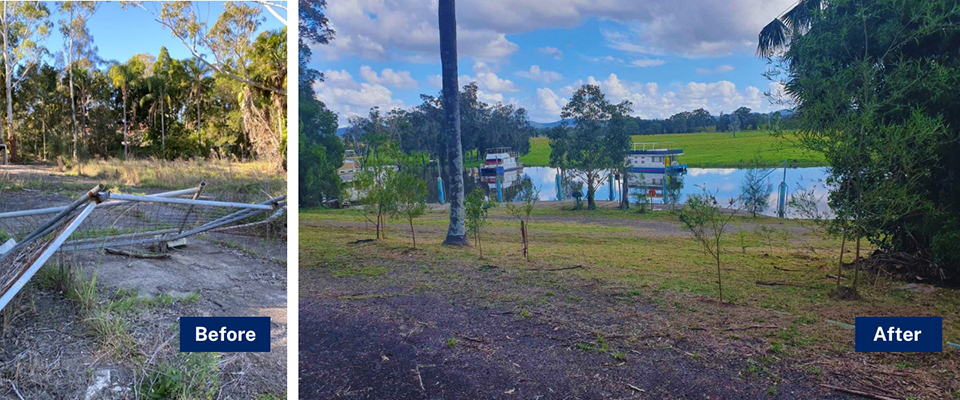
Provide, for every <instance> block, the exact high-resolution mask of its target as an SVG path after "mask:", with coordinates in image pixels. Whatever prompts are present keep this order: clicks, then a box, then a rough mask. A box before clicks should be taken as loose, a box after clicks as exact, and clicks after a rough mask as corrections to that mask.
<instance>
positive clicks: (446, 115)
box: [437, 0, 468, 246]
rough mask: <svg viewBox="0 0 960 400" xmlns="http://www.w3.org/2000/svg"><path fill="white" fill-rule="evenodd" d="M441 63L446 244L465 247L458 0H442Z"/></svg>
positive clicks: (440, 14)
mask: <svg viewBox="0 0 960 400" xmlns="http://www.w3.org/2000/svg"><path fill="white" fill-rule="evenodd" d="M437 14H438V16H439V24H440V64H441V70H442V74H443V128H442V129H443V134H444V136H446V138H447V166H448V173H449V174H450V176H449V180H448V181H449V182H450V188H449V191H448V193H449V197H450V226H449V228H447V239H446V240H444V241H443V244H447V245H454V246H466V245H467V244H468V242H467V231H466V225H465V223H464V222H465V221H464V220H465V219H466V214H465V212H464V209H463V148H462V147H461V144H460V107H459V104H460V98H459V97H460V88H459V85H460V83H459V82H458V81H457V12H456V1H455V0H440V4H439V6H438V13H437Z"/></svg>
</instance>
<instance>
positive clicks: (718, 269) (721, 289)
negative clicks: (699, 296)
mask: <svg viewBox="0 0 960 400" xmlns="http://www.w3.org/2000/svg"><path fill="white" fill-rule="evenodd" d="M717 288H718V289H719V290H720V303H721V304H722V303H723V278H722V277H721V276H720V238H719V237H717Z"/></svg>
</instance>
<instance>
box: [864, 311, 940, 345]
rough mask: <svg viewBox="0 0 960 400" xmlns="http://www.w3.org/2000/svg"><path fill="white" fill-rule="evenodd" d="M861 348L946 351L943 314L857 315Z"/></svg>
mask: <svg viewBox="0 0 960 400" xmlns="http://www.w3.org/2000/svg"><path fill="white" fill-rule="evenodd" d="M855 332H856V336H855V340H856V341H855V346H856V350H857V352H905V353H906V352H910V353H933V352H942V351H943V318H942V317H857V320H856V331H855Z"/></svg>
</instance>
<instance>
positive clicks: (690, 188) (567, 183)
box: [429, 167, 829, 217]
mask: <svg viewBox="0 0 960 400" xmlns="http://www.w3.org/2000/svg"><path fill="white" fill-rule="evenodd" d="M747 171H748V170H747V169H737V168H689V169H688V170H687V171H686V173H677V174H667V175H664V174H629V177H628V186H629V190H630V192H635V191H643V192H646V193H648V194H650V193H652V194H653V196H652V199H653V202H654V203H665V202H666V203H670V202H676V203H678V204H680V203H684V202H685V201H686V199H687V197H689V196H690V195H691V194H698V193H702V191H703V188H705V189H706V190H708V191H710V192H711V193H714V194H715V196H716V198H717V201H718V202H719V203H720V204H723V205H726V204H727V202H728V201H729V200H730V199H735V198H737V197H738V196H739V195H740V186H741V182H742V181H743V179H744V176H745V175H746V174H747ZM762 171H763V172H762V173H763V174H767V173H769V175H767V177H766V179H765V180H766V182H767V183H768V184H770V185H771V186H772V189H773V190H772V191H771V193H770V196H769V198H768V201H767V208H766V210H765V211H764V212H763V214H765V215H776V211H777V210H776V208H777V200H778V199H777V197H778V188H779V186H780V183H781V182H785V183H786V185H787V191H786V193H787V199H789V198H790V195H791V194H794V193H796V192H797V191H798V190H805V191H809V190H812V191H813V193H814V194H815V198H816V202H817V207H818V209H819V210H820V211H825V212H826V211H828V210H829V207H827V193H828V190H827V188H826V186H825V185H824V181H825V180H826V178H827V175H828V170H827V168H786V169H783V168H780V169H762ZM557 174H558V170H557V169H556V168H550V167H524V168H523V169H522V170H517V171H509V172H507V173H506V174H505V175H504V177H503V181H502V182H503V184H502V185H501V191H502V193H503V198H504V200H505V201H511V200H513V199H515V198H516V197H517V196H518V194H519V193H520V192H521V191H523V190H524V189H528V190H529V188H533V189H539V191H540V194H539V198H540V200H542V201H556V200H557V199H558V197H557V196H558V192H557ZM565 178H566V179H564V180H563V181H562V183H561V184H562V188H561V189H562V190H561V193H560V194H562V196H563V199H565V200H569V199H572V198H573V197H572V194H573V192H574V191H575V190H577V189H578V188H579V189H580V190H581V191H582V192H583V193H584V194H586V187H585V186H586V185H585V184H583V183H582V182H581V180H580V179H579V178H577V177H575V176H573V175H572V174H569V173H567V174H566V176H565ZM433 179H434V180H435V179H436V178H433ZM620 184H621V183H620V182H619V181H617V180H615V181H614V183H613V186H614V190H613V192H612V194H613V196H612V197H611V191H610V183H609V180H605V182H604V183H603V185H602V186H601V187H600V188H599V189H597V192H596V199H597V200H598V201H609V200H620V196H621V191H620ZM429 186H430V187H431V188H430V189H431V190H430V201H434V202H435V201H437V199H438V195H437V188H436V183H435V182H434V183H433V184H431V185H429ZM464 186H465V189H466V191H467V193H469V192H470V191H472V190H474V188H476V187H480V188H481V189H484V190H485V191H486V192H487V193H488V194H489V196H490V198H491V199H496V193H497V192H496V184H495V183H484V182H480V181H479V180H478V177H477V176H476V175H475V172H473V171H470V172H468V173H467V176H466V178H465V185H464ZM630 200H631V202H632V201H634V199H633V198H631V199H630ZM584 201H585V198H584ZM786 211H787V216H788V217H790V216H795V212H792V210H790V209H789V208H787V210H786Z"/></svg>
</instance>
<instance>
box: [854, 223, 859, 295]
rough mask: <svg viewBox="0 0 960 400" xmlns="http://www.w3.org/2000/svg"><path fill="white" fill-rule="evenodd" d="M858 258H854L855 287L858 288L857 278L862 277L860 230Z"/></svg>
mask: <svg viewBox="0 0 960 400" xmlns="http://www.w3.org/2000/svg"><path fill="white" fill-rule="evenodd" d="M857 235H858V236H857V258H855V259H853V289H854V290H856V289H857V278H859V277H860V236H859V235H860V232H857Z"/></svg>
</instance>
